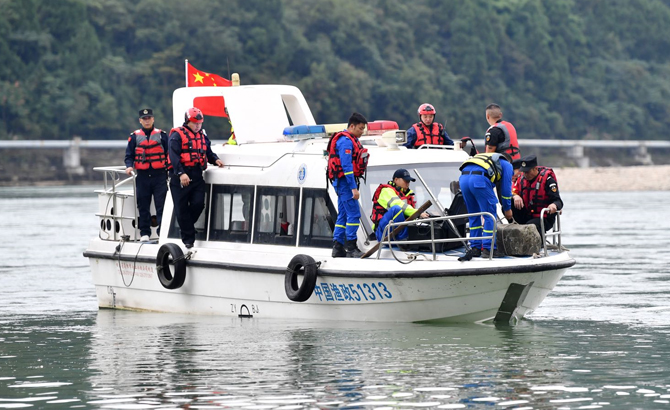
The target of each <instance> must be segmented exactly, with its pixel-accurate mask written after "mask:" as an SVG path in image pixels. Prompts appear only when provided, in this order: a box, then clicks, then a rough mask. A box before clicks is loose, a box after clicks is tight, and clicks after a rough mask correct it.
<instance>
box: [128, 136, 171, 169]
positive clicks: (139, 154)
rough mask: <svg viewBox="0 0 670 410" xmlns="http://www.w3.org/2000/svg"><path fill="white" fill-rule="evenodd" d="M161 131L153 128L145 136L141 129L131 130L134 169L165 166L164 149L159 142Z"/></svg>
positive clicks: (161, 167)
mask: <svg viewBox="0 0 670 410" xmlns="http://www.w3.org/2000/svg"><path fill="white" fill-rule="evenodd" d="M161 133H162V131H161V130H159V129H158V128H154V129H153V130H152V131H151V134H150V135H149V138H147V135H146V134H145V133H144V131H143V130H141V129H139V130H135V131H133V135H134V136H135V164H134V165H135V169H142V170H146V169H149V168H150V167H151V168H153V169H163V168H165V158H166V155H165V150H164V149H163V144H161Z"/></svg>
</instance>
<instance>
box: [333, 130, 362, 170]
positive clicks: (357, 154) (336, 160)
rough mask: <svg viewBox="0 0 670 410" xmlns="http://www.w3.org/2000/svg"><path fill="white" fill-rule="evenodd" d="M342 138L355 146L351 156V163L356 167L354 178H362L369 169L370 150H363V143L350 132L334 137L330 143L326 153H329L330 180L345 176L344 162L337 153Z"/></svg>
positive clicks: (340, 133) (343, 132)
mask: <svg viewBox="0 0 670 410" xmlns="http://www.w3.org/2000/svg"><path fill="white" fill-rule="evenodd" d="M341 136H345V137H347V138H349V139H350V140H351V142H352V143H353V146H354V152H353V153H352V154H351V162H352V165H353V166H354V176H355V177H357V178H358V177H361V176H363V174H365V170H366V169H367V167H368V159H369V155H368V150H367V148H363V145H361V142H360V141H359V140H358V138H355V137H353V136H352V135H351V134H349V131H342V132H338V133H337V134H335V135H333V136H332V137H331V138H330V141H328V146H327V147H326V151H327V152H328V173H327V175H328V179H330V180H331V181H333V180H335V179H338V178H342V177H343V176H344V171H343V170H342V162H341V160H340V156H339V155H338V153H337V140H338V138H340V137H341Z"/></svg>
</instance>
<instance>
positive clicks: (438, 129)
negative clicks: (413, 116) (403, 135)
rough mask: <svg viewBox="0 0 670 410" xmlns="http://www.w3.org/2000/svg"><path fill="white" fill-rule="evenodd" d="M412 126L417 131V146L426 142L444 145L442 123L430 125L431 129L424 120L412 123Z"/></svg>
mask: <svg viewBox="0 0 670 410" xmlns="http://www.w3.org/2000/svg"><path fill="white" fill-rule="evenodd" d="M412 128H414V131H416V142H415V143H414V146H415V147H419V146H421V145H424V144H431V145H444V127H443V126H442V124H439V123H437V122H434V123H432V124H431V125H430V129H428V126H426V124H424V123H423V122H417V123H416V124H414V125H412Z"/></svg>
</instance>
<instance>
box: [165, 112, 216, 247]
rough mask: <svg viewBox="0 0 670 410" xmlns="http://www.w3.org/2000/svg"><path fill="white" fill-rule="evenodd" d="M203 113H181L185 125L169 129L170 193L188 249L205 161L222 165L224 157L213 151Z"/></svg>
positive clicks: (202, 199) (202, 189)
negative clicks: (204, 126)
mask: <svg viewBox="0 0 670 410" xmlns="http://www.w3.org/2000/svg"><path fill="white" fill-rule="evenodd" d="M204 120H205V116H204V115H203V114H202V112H201V111H200V109H198V108H196V107H193V108H189V109H188V110H186V113H185V114H184V125H182V126H181V127H177V128H173V129H172V130H171V131H170V139H169V141H168V145H169V151H168V153H169V156H168V162H169V168H170V193H171V194H172V201H173V202H174V209H175V212H176V215H177V222H179V230H180V231H181V240H182V242H183V243H184V246H186V248H187V249H190V248H192V247H193V244H194V243H195V223H196V221H197V220H198V218H200V214H201V213H202V210H203V209H205V188H206V187H205V179H204V177H203V172H204V171H205V169H206V168H207V163H208V162H209V163H210V164H214V165H217V166H218V167H223V161H221V160H220V159H219V157H218V156H217V155H216V154H215V153H214V152H212V147H211V143H210V141H209V138H207V133H206V132H205V130H204V129H203V128H202V123H203V122H204Z"/></svg>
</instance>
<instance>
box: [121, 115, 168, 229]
mask: <svg viewBox="0 0 670 410" xmlns="http://www.w3.org/2000/svg"><path fill="white" fill-rule="evenodd" d="M139 121H140V125H141V126H142V128H140V129H137V130H135V131H133V132H132V133H130V136H129V137H128V145H127V146H126V157H125V159H124V162H125V164H126V174H128V175H132V174H133V171H134V172H135V174H136V175H137V176H136V177H135V187H136V192H135V198H136V199H137V210H138V211H139V221H138V227H139V229H140V241H141V242H148V241H149V240H150V237H151V225H152V223H151V222H152V217H151V198H152V197H153V200H154V206H155V207H156V226H158V233H159V234H160V224H161V221H162V219H163V205H164V204H165V196H166V195H167V190H168V186H167V171H166V169H165V167H166V165H167V154H166V153H167V149H168V136H167V134H166V133H165V131H163V130H160V129H158V128H155V127H154V113H153V110H151V109H150V108H145V109H142V110H140V117H139Z"/></svg>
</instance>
